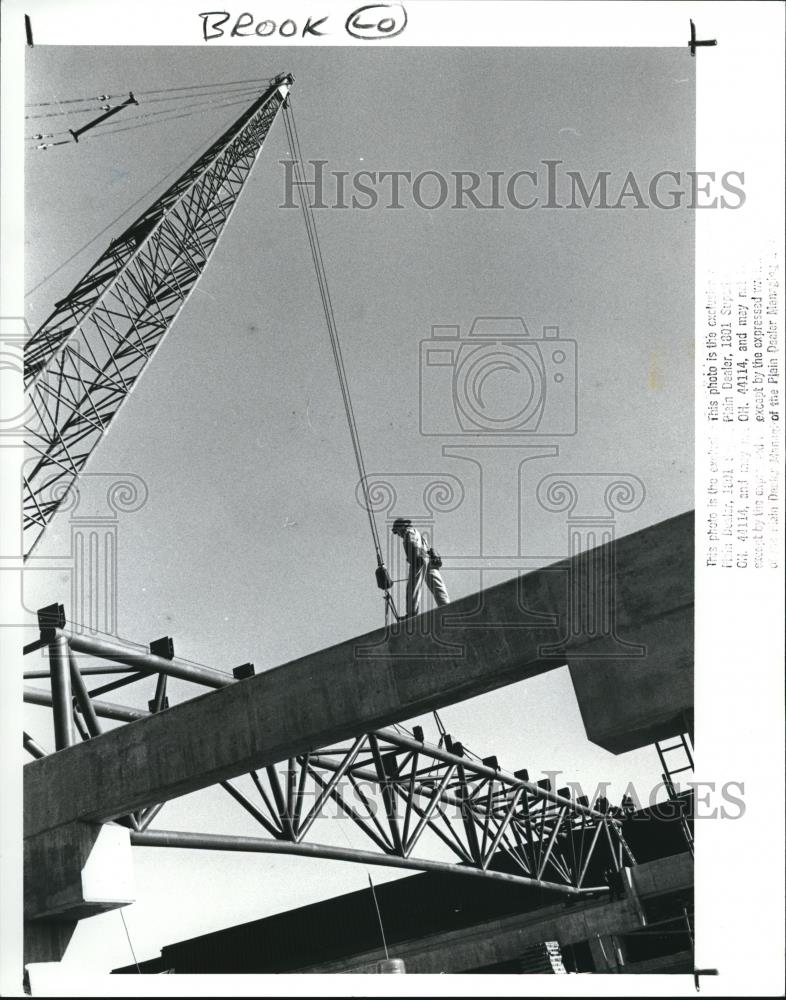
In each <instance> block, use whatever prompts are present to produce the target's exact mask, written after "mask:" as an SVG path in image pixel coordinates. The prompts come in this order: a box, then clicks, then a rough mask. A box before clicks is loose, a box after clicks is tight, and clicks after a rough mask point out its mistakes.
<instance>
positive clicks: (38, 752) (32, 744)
mask: <svg viewBox="0 0 786 1000" xmlns="http://www.w3.org/2000/svg"><path fill="white" fill-rule="evenodd" d="M22 746H23V747H24V748H25V750H27V752H28V753H29V754H30V756H31V757H35V758H36V760H40V759H41V757H46V750H44V748H43V747H40V746H39V745H38V744H37V743H36V741H35V740H34V739H33V737H32V736H30V734H29V733H22Z"/></svg>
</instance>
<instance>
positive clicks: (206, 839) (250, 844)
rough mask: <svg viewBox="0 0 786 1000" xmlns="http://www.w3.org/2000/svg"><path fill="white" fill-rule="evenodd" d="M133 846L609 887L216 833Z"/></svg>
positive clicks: (576, 892) (151, 836) (140, 835)
mask: <svg viewBox="0 0 786 1000" xmlns="http://www.w3.org/2000/svg"><path fill="white" fill-rule="evenodd" d="M131 843H132V844H133V845H134V846H135V847H181V848H190V849H192V850H198V851H239V852H243V853H251V854H296V855H299V856H300V857H306V858H322V859H324V860H332V861H352V862H354V863H356V864H365V865H380V866H382V867H390V868H409V869H413V870H415V871H433V872H442V873H443V874H449V875H468V876H471V877H474V878H485V879H495V880H497V881H500V882H510V883H512V884H513V885H521V886H526V887H527V888H530V889H543V890H547V891H549V892H559V893H562V894H563V895H566V896H585V895H591V894H595V893H606V894H608V892H609V889H608V887H607V886H597V887H593V888H591V889H574V888H573V886H569V885H559V884H558V883H555V882H541V881H538V880H537V879H534V878H527V877H526V876H524V875H508V874H507V873H505V872H493V871H482V870H480V869H478V868H467V867H464V866H461V865H451V864H448V863H447V862H445V861H427V860H425V859H423V858H400V857H396V856H395V855H392V854H373V853H372V852H371V851H356V850H353V849H351V848H347V847H333V846H332V845H329V844H293V843H291V842H287V841H281V840H262V839H261V838H259V837H234V836H229V835H224V834H214V833H181V832H180V831H176V830H145V831H140V832H136V831H132V832H131Z"/></svg>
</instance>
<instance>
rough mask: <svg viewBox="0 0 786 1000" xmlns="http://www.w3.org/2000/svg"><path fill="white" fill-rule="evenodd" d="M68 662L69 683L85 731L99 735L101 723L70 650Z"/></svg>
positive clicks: (92, 734)
mask: <svg viewBox="0 0 786 1000" xmlns="http://www.w3.org/2000/svg"><path fill="white" fill-rule="evenodd" d="M68 662H69V664H70V667H71V684H72V686H73V689H74V696H75V697H76V703H77V705H78V706H79V708H80V710H81V712H82V715H83V716H84V718H85V724H86V726H87V731H88V732H89V733H90V735H91V736H100V735H101V723H100V722H99V721H98V717H97V716H96V710H95V708H94V707H93V703H92V701H91V700H90V695H89V694H88V693H87V688H86V687H85V682H84V681H83V680H82V675H81V674H80V673H79V664H78V663H77V662H76V657H75V656H74V654H73V653H72V652H71V651H69V654H68Z"/></svg>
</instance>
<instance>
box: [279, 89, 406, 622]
mask: <svg viewBox="0 0 786 1000" xmlns="http://www.w3.org/2000/svg"><path fill="white" fill-rule="evenodd" d="M283 118H284V127H285V129H286V133H287V139H288V140H289V146H290V152H291V155H292V163H293V169H294V174H295V186H296V187H297V189H298V194H299V200H300V207H301V208H302V210H303V219H304V221H305V223H306V233H307V235H308V242H309V247H310V248H311V258H312V260H313V263H314V270H315V271H316V276H317V284H318V285H319V294H320V298H321V300H322V308H323V310H324V313H325V322H326V324H327V328H328V335H329V337H330V346H331V349H332V352H333V360H334V361H335V364H336V371H337V373H338V381H339V387H340V389H341V398H342V401H343V403H344V412H345V414H346V418H347V425H348V427H349V435H350V438H351V440H352V450H353V452H354V455H355V463H356V465H357V470H358V475H359V476H360V487H361V489H362V490H363V497H364V500H365V507H366V514H367V515H368V524H369V528H370V530H371V539H372V542H373V544H374V550H375V552H376V556H377V570H376V579H377V586H378V587H379V589H380V590H382V591H384V600H385V613H386V621H387V613H388V610H389V609H392V611H393V613H394V615H395V616H396V618H398V617H399V616H398V612H397V611H396V607H395V604H394V603H393V598H392V596H391V594H390V588H391V587H392V585H393V581H392V580H391V579H390V575H389V574H388V571H387V569H386V568H385V562H384V559H383V557H382V546H381V542H380V538H379V531H378V529H377V523H376V520H375V518H374V512H373V508H372V505H371V498H370V495H369V490H368V479H367V475H366V463H365V460H364V458H363V449H362V447H361V444H360V435H359V433H358V426H357V420H356V418H355V411H354V408H353V406H352V397H351V395H350V391H349V382H348V379H347V372H346V368H345V366H344V357H343V354H342V352H341V342H340V340H339V335H338V327H337V325H336V317H335V313H334V311H333V301H332V299H331V296H330V289H329V287H328V283H327V276H326V274H325V263H324V260H323V258H322V249H321V246H320V243H319V235H318V233H317V227H316V221H315V219H314V213H313V208H312V205H311V202H310V200H309V198H308V195H307V193H306V190H305V188H306V181H305V178H304V176H303V154H302V152H301V149H300V138H299V136H298V133H297V127H296V125H295V118H294V115H293V111H292V96H291V94H290V95H288V96H287V98H286V100H285V102H284V105H283Z"/></svg>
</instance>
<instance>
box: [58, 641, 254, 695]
mask: <svg viewBox="0 0 786 1000" xmlns="http://www.w3.org/2000/svg"><path fill="white" fill-rule="evenodd" d="M57 635H58V636H62V637H65V639H66V640H67V641H68V643H69V645H70V646H71V649H73V650H74V651H75V652H77V653H90V654H91V655H92V656H102V657H104V659H107V660H112V661H113V662H114V663H122V664H124V665H125V666H129V667H135V668H136V669H137V670H147V671H148V672H149V673H162V674H168V675H169V676H170V677H179V678H180V679H181V680H184V681H193V682H194V683H195V684H204V685H205V687H211V688H222V687H227V686H228V685H229V684H235V683H236V681H235V678H234V677H233V676H232V675H231V674H225V673H223V672H222V671H221V670H214V669H213V668H212V667H201V666H199V665H198V664H196V663H187V662H186V661H185V660H178V659H172V660H167V659H164V657H163V656H154V655H153V653H146V652H144V650H141V649H134V648H133V647H132V646H124V645H123V644H122V643H119V642H111V641H110V640H108V639H99V638H97V637H95V636H87V635H76V634H73V633H69V632H65V631H60V630H58V632H57Z"/></svg>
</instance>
